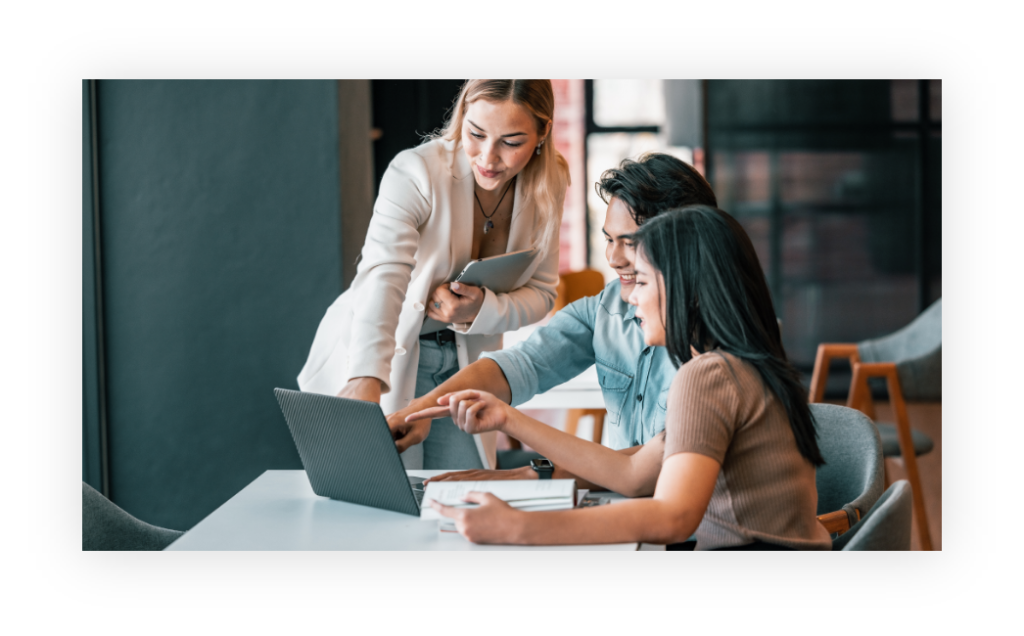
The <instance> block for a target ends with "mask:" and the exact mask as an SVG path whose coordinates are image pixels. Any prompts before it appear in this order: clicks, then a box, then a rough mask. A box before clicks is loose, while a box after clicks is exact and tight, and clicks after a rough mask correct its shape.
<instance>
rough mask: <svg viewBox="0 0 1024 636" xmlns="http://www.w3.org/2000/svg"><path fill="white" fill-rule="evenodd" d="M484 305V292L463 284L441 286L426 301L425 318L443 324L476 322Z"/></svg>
mask: <svg viewBox="0 0 1024 636" xmlns="http://www.w3.org/2000/svg"><path fill="white" fill-rule="evenodd" d="M483 304H484V290H483V289H481V288H479V287H476V286H474V285H467V284H465V283H451V284H450V285H441V286H440V287H438V288H437V289H435V290H434V293H433V294H431V295H430V299H429V300H428V301H427V316H429V317H431V318H433V319H434V320H437V321H440V322H445V323H467V322H473V321H474V320H476V315H477V314H478V313H480V307H482V306H483Z"/></svg>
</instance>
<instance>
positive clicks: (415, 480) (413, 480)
mask: <svg viewBox="0 0 1024 636" xmlns="http://www.w3.org/2000/svg"><path fill="white" fill-rule="evenodd" d="M409 485H410V486H412V494H413V495H414V496H415V497H416V505H417V506H419V505H422V504H423V477H410V478H409Z"/></svg>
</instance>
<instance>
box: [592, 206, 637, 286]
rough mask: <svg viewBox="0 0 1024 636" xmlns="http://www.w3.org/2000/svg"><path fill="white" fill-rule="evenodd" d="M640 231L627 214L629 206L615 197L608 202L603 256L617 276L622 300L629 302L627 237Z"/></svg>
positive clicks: (630, 255)
mask: <svg viewBox="0 0 1024 636" xmlns="http://www.w3.org/2000/svg"><path fill="white" fill-rule="evenodd" d="M638 229H640V226H639V225H637V224H636V221H634V220H633V216H632V215H631V214H630V213H629V206H628V205H626V204H625V203H623V202H622V201H621V200H620V199H618V198H617V197H612V198H611V200H610V201H608V212H607V214H605V217H604V227H603V228H602V229H601V231H602V232H604V240H605V248H604V256H605V258H607V259H608V265H609V266H611V268H612V269H614V270H615V273H616V274H618V275H619V284H620V285H621V286H622V291H621V293H622V300H623V301H625V302H629V295H630V294H631V293H632V292H633V280H634V275H633V259H634V258H635V251H634V250H633V241H631V240H630V239H628V238H627V237H628V236H630V235H632V234H633V233H634V232H636V231H637V230H638Z"/></svg>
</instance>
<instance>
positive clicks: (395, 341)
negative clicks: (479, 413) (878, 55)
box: [298, 80, 569, 469]
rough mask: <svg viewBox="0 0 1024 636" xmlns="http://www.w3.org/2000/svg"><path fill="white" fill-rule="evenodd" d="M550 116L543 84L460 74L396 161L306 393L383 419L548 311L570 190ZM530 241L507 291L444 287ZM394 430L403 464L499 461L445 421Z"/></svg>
mask: <svg viewBox="0 0 1024 636" xmlns="http://www.w3.org/2000/svg"><path fill="white" fill-rule="evenodd" d="M553 115H554V93H553V91H552V87H551V82H550V80H469V81H467V82H466V84H465V85H463V87H462V90H461V91H460V93H459V96H458V98H457V100H456V102H455V105H454V107H453V109H452V113H451V115H450V118H449V120H448V122H447V123H446V125H445V127H444V129H443V130H441V131H440V132H439V133H438V134H436V135H434V136H432V137H431V138H429V139H428V140H427V141H425V142H424V143H423V144H421V145H420V146H417V147H416V148H412V149H409V150H405V151H403V152H401V153H399V154H398V156H397V157H395V159H394V160H393V161H392V162H391V165H390V166H388V169H387V171H386V172H385V173H384V178H383V180H382V181H381V185H380V192H379V194H378V197H377V202H376V204H375V205H374V210H373V217H372V219H371V221H370V227H369V230H368V232H367V236H366V242H365V244H364V245H363V250H362V255H361V260H360V262H359V267H358V270H357V273H356V277H355V279H354V280H353V281H352V285H351V286H350V287H349V289H348V290H347V291H346V292H345V293H343V294H342V295H341V296H340V297H339V298H338V299H337V300H336V301H335V302H334V303H333V304H332V305H331V307H330V308H329V309H328V310H327V314H326V315H325V316H324V318H323V320H322V321H321V323H320V327H319V328H318V329H317V333H316V337H315V339H314V340H313V346H312V348H311V350H310V353H309V357H308V359H307V361H306V365H305V366H304V367H303V369H302V371H301V373H300V374H299V377H298V382H299V387H300V388H301V389H302V390H303V391H311V392H317V393H325V394H330V395H339V396H341V397H347V398H353V399H358V400H366V401H371V402H378V403H379V404H380V405H381V407H382V408H383V410H384V412H385V414H387V413H392V412H394V411H397V410H399V409H401V408H403V407H405V406H406V405H408V404H409V402H410V401H411V400H412V399H413V398H415V397H417V396H420V395H424V394H425V393H428V392H429V391H431V390H432V389H433V388H435V387H436V386H437V385H438V384H440V383H441V382H443V381H445V380H446V379H448V378H449V377H451V376H452V375H453V374H454V373H455V372H457V371H458V370H459V369H460V368H462V367H464V366H466V365H468V364H470V363H471V362H473V361H475V360H476V358H477V356H478V355H480V353H482V352H484V351H494V350H496V349H500V348H501V342H502V334H503V333H504V332H506V331H512V330H515V329H518V328H520V327H522V326H525V325H528V324H531V323H534V322H536V321H538V320H540V319H541V318H542V317H543V316H544V315H545V314H547V312H548V311H550V310H551V308H552V306H553V305H554V299H555V288H556V285H557V283H558V228H559V225H560V223H561V214H562V203H563V201H564V198H565V190H566V187H567V185H568V184H569V169H568V165H567V164H566V161H565V159H564V158H563V157H562V156H561V155H560V154H559V153H558V152H557V151H556V150H555V149H554V146H553V144H552V143H551V138H550V136H551V127H552V117H553ZM531 248H532V249H534V250H535V255H534V259H533V261H532V263H531V264H530V266H529V267H528V268H527V269H526V271H525V272H524V274H523V275H522V277H521V278H520V280H519V281H518V282H517V284H516V288H515V289H514V290H513V291H511V292H509V293H505V294H497V293H494V292H492V291H491V290H489V289H486V288H480V287H474V286H471V285H465V284H458V283H453V284H451V285H449V284H448V282H447V281H449V280H451V279H452V278H453V277H454V276H455V275H457V274H458V273H459V272H460V271H461V270H462V268H463V267H465V266H466V265H467V264H468V263H469V262H470V261H471V260H473V259H477V258H484V257H488V256H496V255H499V254H504V253H508V252H514V251H519V250H524V249H531ZM427 318H432V319H433V320H434V321H439V322H440V323H443V324H444V325H446V326H445V327H443V328H441V329H436V327H431V326H429V325H430V324H431V323H430V322H427V323H426V324H425V321H426V319H427ZM434 324H435V325H436V323H434ZM395 435H396V437H398V438H399V439H397V440H396V443H397V444H398V447H399V449H400V450H403V451H404V452H403V453H402V459H403V462H404V463H405V465H406V467H407V468H427V469H432V468H444V469H449V468H450V469H467V468H495V467H496V460H495V439H494V434H493V433H489V434H484V435H480V436H474V435H469V434H467V433H463V432H462V431H460V430H459V429H458V427H456V426H455V425H454V423H453V422H452V421H451V419H450V418H445V419H442V420H435V421H434V422H433V423H432V425H431V426H430V428H429V429H428V431H427V433H426V435H425V437H422V436H423V431H422V429H416V435H417V436H420V438H419V439H402V438H401V436H402V435H403V431H401V430H397V429H396V431H395Z"/></svg>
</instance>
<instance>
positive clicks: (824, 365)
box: [808, 342, 860, 402]
mask: <svg viewBox="0 0 1024 636" xmlns="http://www.w3.org/2000/svg"><path fill="white" fill-rule="evenodd" d="M835 358H848V359H849V360H850V366H851V367H852V366H853V365H854V364H855V363H857V362H860V350H859V349H857V345H855V344H849V343H835V342H832V343H828V342H823V343H822V344H820V345H818V353H817V355H816V356H815V357H814V373H813V375H811V391H810V395H809V396H808V397H809V398H810V402H821V401H822V400H824V399H825V383H826V382H827V381H828V366H829V364H831V363H832V360H833V359H835Z"/></svg>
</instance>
